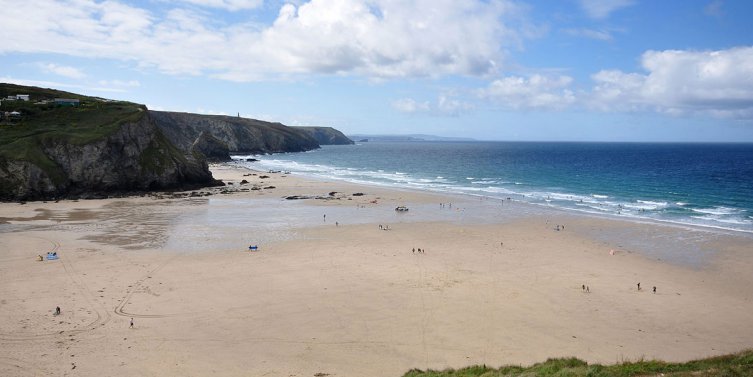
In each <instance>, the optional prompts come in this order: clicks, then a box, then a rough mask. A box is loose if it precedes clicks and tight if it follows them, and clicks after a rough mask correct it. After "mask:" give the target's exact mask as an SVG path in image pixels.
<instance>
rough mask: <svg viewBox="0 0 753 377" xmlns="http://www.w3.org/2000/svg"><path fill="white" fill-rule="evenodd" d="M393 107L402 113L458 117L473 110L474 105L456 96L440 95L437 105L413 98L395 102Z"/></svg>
mask: <svg viewBox="0 0 753 377" xmlns="http://www.w3.org/2000/svg"><path fill="white" fill-rule="evenodd" d="M392 107H393V108H394V109H395V110H397V111H399V112H401V113H407V114H415V113H423V114H429V115H438V116H458V115H460V114H462V113H464V112H466V111H468V110H471V109H473V105H471V104H470V103H468V102H465V101H463V100H460V99H457V98H456V96H455V95H454V94H440V95H439V96H438V97H437V100H436V102H435V103H431V102H430V101H417V100H415V99H413V98H401V99H399V100H396V101H393V102H392Z"/></svg>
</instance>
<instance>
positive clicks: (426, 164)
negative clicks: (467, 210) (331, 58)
mask: <svg viewBox="0 0 753 377" xmlns="http://www.w3.org/2000/svg"><path fill="white" fill-rule="evenodd" d="M250 157H253V158H257V159H259V160H260V161H258V162H246V161H245V159H246V158H250ZM234 159H236V160H237V161H238V162H239V163H241V164H248V166H249V167H252V168H255V169H261V170H280V171H290V172H293V173H297V174H301V175H305V176H310V177H316V178H324V179H336V180H343V181H349V182H355V183H365V184H370V185H382V186H390V187H400V188H410V189H417V190H428V191H436V192H444V193H452V194H467V195H476V196H483V197H486V198H491V199H500V200H502V199H507V198H511V199H513V200H519V201H524V202H528V203H531V204H535V205H539V206H546V207H555V208H559V209H564V210H568V211H574V212H585V213H593V214H601V215H606V216H615V217H620V218H634V219H651V220H656V221H663V222H671V223H677V224H685V225H693V226H700V227H708V228H716V229H724V230H731V231H739V232H746V233H753V144H690V143H688V144H685V143H682V144H680V143H678V144H674V143H672V144H670V143H558V142H492V141H488V142H487V141H476V142H363V143H357V144H355V145H345V146H323V147H322V148H321V149H318V150H314V151H310V152H304V153H285V154H274V155H263V156H235V157H234Z"/></svg>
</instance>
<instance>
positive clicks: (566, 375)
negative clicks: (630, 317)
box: [403, 350, 753, 377]
mask: <svg viewBox="0 0 753 377" xmlns="http://www.w3.org/2000/svg"><path fill="white" fill-rule="evenodd" d="M662 375H663V376H665V377H670V376H671V377H685V376H693V377H705V376H724V377H727V376H729V377H732V376H753V350H747V351H743V352H740V353H736V354H731V355H723V356H717V357H711V358H708V359H701V360H692V361H688V362H685V363H666V362H663V361H655V360H653V361H636V362H624V363H620V364H614V365H600V364H591V365H589V364H588V363H586V362H585V361H583V360H579V359H576V358H569V359H549V360H547V361H545V362H543V363H538V364H534V365H531V366H528V367H521V366H509V365H508V366H503V367H500V368H497V369H495V368H489V367H487V366H478V365H477V366H472V367H467V368H463V369H458V370H454V369H446V370H443V371H434V370H428V371H425V372H424V371H421V370H418V369H414V370H411V371H409V372H408V373H406V374H405V375H403V377H502V376H504V377H508V376H509V377H516V376H520V377H523V376H531V377H533V376H556V377H580V376H584V377H585V376H588V377H600V376H609V377H611V376H618V377H629V376H662Z"/></svg>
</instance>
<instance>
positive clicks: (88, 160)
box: [0, 84, 219, 200]
mask: <svg viewBox="0 0 753 377" xmlns="http://www.w3.org/2000/svg"><path fill="white" fill-rule="evenodd" d="M35 89H38V88H32V87H18V86H12V85H8V84H0V94H2V93H3V90H5V91H6V92H7V91H8V90H11V91H19V92H20V93H23V94H30V95H31V97H32V98H33V101H35V102H27V103H24V102H25V101H14V102H12V103H7V102H6V101H4V102H3V109H4V110H7V109H9V108H13V109H16V110H17V111H18V112H19V113H20V114H21V115H20V116H19V117H18V118H16V119H14V120H12V121H11V122H6V123H4V124H2V125H0V200H41V199H54V198H62V197H98V196H105V195H110V194H113V193H128V192H133V191H151V190H162V189H180V188H189V187H197V186H209V185H216V184H218V183H219V182H217V181H215V180H214V179H213V178H212V174H211V172H210V171H209V169H208V166H207V163H206V160H205V159H204V157H203V156H202V155H201V154H197V153H191V152H182V151H180V150H179V149H178V148H176V147H175V146H173V145H172V144H171V143H170V142H169V141H168V140H167V138H165V136H164V135H163V134H162V132H161V131H160V129H159V128H158V127H157V126H156V124H155V123H154V120H153V119H152V118H151V117H150V115H149V113H148V112H147V110H146V108H145V107H144V106H142V105H138V104H134V103H129V102H116V101H104V100H101V99H97V98H92V97H85V96H76V97H73V95H71V93H65V92H58V91H53V90H50V89H44V90H40V91H36V90H35ZM20 93H19V94H20ZM60 96H65V97H66V98H72V97H73V98H77V99H79V100H80V103H79V104H78V105H77V106H75V107H61V106H56V105H54V104H53V103H47V102H45V101H48V100H49V98H48V97H60Z"/></svg>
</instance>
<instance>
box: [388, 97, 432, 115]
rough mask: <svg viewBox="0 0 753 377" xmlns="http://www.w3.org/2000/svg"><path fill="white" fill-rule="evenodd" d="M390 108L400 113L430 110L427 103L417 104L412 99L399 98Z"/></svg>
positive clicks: (417, 102)
mask: <svg viewBox="0 0 753 377" xmlns="http://www.w3.org/2000/svg"><path fill="white" fill-rule="evenodd" d="M392 107H393V108H394V109H395V110H397V111H399V112H401V113H408V114H412V113H417V112H426V111H429V110H430V109H431V105H429V101H424V102H419V101H416V100H414V99H413V98H401V99H399V100H396V101H393V102H392Z"/></svg>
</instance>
